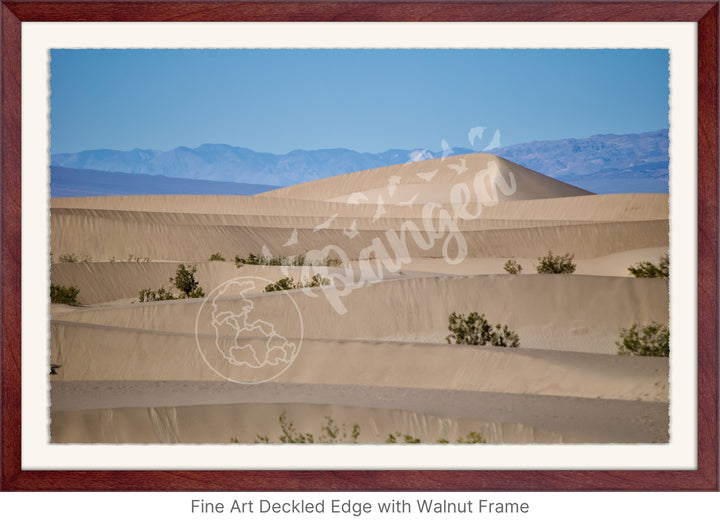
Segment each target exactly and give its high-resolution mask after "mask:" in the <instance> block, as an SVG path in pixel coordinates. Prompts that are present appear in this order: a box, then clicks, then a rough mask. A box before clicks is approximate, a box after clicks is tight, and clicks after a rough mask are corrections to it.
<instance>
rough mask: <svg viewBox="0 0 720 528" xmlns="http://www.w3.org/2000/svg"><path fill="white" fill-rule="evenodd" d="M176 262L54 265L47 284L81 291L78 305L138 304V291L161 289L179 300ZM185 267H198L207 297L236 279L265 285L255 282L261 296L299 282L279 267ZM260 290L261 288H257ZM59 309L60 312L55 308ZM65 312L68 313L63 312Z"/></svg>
mask: <svg viewBox="0 0 720 528" xmlns="http://www.w3.org/2000/svg"><path fill="white" fill-rule="evenodd" d="M178 264H179V262H77V263H55V264H53V265H52V266H51V268H50V280H51V282H52V283H53V284H60V285H67V286H69V285H72V286H75V287H76V288H78V289H79V290H80V293H79V294H78V302H80V303H81V304H101V303H102V304H107V303H112V302H113V301H120V300H121V301H124V302H123V303H119V304H121V305H122V304H129V303H131V302H139V292H140V290H143V289H146V288H149V289H152V290H157V289H158V288H160V287H163V288H165V290H168V291H171V292H172V293H173V295H175V296H178V295H179V293H180V292H179V291H178V290H177V289H176V288H175V287H174V286H173V285H172V284H171V283H170V280H169V279H170V278H171V277H173V278H174V277H175V272H176V271H177V269H178ZM183 264H186V265H187V266H191V265H195V266H196V267H197V273H196V277H197V280H198V282H199V284H200V285H201V286H202V288H203V291H204V292H205V293H206V294H208V293H210V292H211V291H212V290H213V289H214V288H215V287H217V286H219V285H220V284H222V283H223V282H225V281H227V280H230V279H235V278H239V277H247V276H252V277H258V278H261V279H266V280H267V282H261V281H258V283H257V285H258V288H257V289H256V291H255V292H254V293H257V292H260V291H262V290H263V289H264V287H265V285H267V284H270V283H273V282H276V281H278V280H280V279H282V278H283V277H286V276H290V277H292V278H293V279H294V280H296V281H297V280H300V279H301V277H302V270H301V269H300V268H292V267H290V268H287V269H281V268H280V267H279V266H241V267H239V268H238V267H237V266H236V265H235V264H234V263H233V262H221V261H213V262H198V263H195V264H193V263H191V262H188V261H186V262H183ZM260 286H262V287H260ZM58 309H59V308H58ZM66 311H67V310H66Z"/></svg>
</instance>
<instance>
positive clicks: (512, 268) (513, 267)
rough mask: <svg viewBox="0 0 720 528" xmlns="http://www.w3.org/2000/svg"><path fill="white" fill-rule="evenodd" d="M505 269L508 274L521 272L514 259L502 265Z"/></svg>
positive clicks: (520, 267)
mask: <svg viewBox="0 0 720 528" xmlns="http://www.w3.org/2000/svg"><path fill="white" fill-rule="evenodd" d="M503 268H504V269H505V271H507V272H508V273H509V274H510V275H517V274H518V273H522V269H523V268H522V266H521V265H520V264H518V262H517V261H516V260H515V259H510V260H508V261H507V262H506V263H505V266H504V267H503Z"/></svg>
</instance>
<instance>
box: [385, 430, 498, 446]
mask: <svg viewBox="0 0 720 528" xmlns="http://www.w3.org/2000/svg"><path fill="white" fill-rule="evenodd" d="M385 443H386V444H421V443H423V440H422V439H420V438H417V437H415V436H412V435H409V434H404V433H400V432H398V431H396V432H395V433H390V434H389V435H388V436H387V438H386V439H385ZM436 443H438V444H449V443H450V442H449V441H448V439H447V438H438V439H437V441H436ZM457 443H458V444H486V443H487V441H486V440H485V438H483V436H482V435H481V434H480V433H478V432H477V431H470V432H469V433H468V434H467V437H466V438H463V437H462V436H461V437H460V438H458V439H457Z"/></svg>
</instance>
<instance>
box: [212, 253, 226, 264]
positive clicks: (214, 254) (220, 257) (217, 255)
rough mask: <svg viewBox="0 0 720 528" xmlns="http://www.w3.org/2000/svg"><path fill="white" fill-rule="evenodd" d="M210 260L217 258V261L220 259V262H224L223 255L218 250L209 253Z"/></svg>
mask: <svg viewBox="0 0 720 528" xmlns="http://www.w3.org/2000/svg"><path fill="white" fill-rule="evenodd" d="M210 260H211V261H213V260H219V261H221V262H225V257H223V256H222V255H221V254H220V252H218V253H213V254H212V255H210Z"/></svg>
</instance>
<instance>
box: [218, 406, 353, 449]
mask: <svg viewBox="0 0 720 528" xmlns="http://www.w3.org/2000/svg"><path fill="white" fill-rule="evenodd" d="M279 421H280V432H281V435H280V438H279V440H280V443H282V444H314V443H315V437H314V436H313V435H312V433H300V432H298V431H297V429H295V426H294V425H293V423H292V422H291V421H289V420H288V418H287V414H286V412H285V411H283V412H282V414H281V415H280V418H279ZM320 430H321V431H322V432H321V433H320V436H319V437H318V439H317V440H318V442H319V443H323V444H340V443H348V442H349V443H353V444H356V443H357V439H358V437H359V436H360V425H359V424H355V425H353V428H352V433H350V435H349V436H348V433H347V431H346V428H345V424H342V425H341V426H338V425H337V424H336V423H335V420H333V419H332V417H330V416H326V417H325V423H324V424H323V425H322V426H321V428H320ZM230 442H232V443H235V444H239V443H240V440H238V439H237V438H231V439H230ZM255 443H256V444H269V443H270V437H269V436H267V435H257V436H255Z"/></svg>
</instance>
